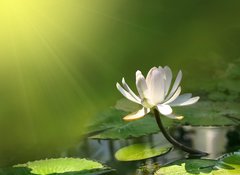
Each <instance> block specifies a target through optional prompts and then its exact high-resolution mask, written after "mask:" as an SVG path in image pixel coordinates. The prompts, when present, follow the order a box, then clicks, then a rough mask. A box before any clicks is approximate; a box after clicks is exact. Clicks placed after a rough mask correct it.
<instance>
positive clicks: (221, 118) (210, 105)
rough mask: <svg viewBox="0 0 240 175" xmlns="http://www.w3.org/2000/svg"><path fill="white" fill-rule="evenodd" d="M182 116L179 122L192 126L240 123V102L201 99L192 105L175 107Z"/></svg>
mask: <svg viewBox="0 0 240 175" xmlns="http://www.w3.org/2000/svg"><path fill="white" fill-rule="evenodd" d="M175 111H176V113H178V114H181V115H183V116H184V118H183V119H182V120H180V123H181V124H183V125H192V126H229V125H239V124H240V104H238V103H232V102H211V101H201V102H198V103H196V104H194V105H192V106H186V107H181V108H176V110H175Z"/></svg>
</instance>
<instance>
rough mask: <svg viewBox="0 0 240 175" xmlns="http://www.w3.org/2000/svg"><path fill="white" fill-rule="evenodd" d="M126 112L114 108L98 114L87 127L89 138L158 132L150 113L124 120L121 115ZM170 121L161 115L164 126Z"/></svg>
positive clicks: (131, 136)
mask: <svg viewBox="0 0 240 175" xmlns="http://www.w3.org/2000/svg"><path fill="white" fill-rule="evenodd" d="M127 114H129V113H128V112H124V111H121V110H117V109H114V108H111V109H110V110H107V111H106V112H104V113H102V114H100V115H99V116H98V117H96V121H93V123H92V125H91V126H89V128H88V131H87V132H88V133H90V134H89V135H90V136H91V137H90V138H94V139H127V138H135V137H141V136H145V135H149V134H154V133H158V132H160V130H159V128H158V126H157V123H156V121H155V118H154V117H153V116H152V115H150V114H149V115H146V116H145V117H143V118H141V119H139V120H134V121H124V120H123V117H124V116H126V115H127ZM172 122H173V120H171V119H168V118H167V117H163V123H164V125H165V127H168V126H171V124H172Z"/></svg>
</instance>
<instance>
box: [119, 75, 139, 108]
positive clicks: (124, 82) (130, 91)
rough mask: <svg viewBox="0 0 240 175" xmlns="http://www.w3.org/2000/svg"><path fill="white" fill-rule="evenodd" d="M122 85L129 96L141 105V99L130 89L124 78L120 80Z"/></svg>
mask: <svg viewBox="0 0 240 175" xmlns="http://www.w3.org/2000/svg"><path fill="white" fill-rule="evenodd" d="M122 84H123V87H124V88H125V89H126V90H127V91H128V92H129V94H130V95H132V97H133V98H135V99H136V100H137V101H138V102H139V103H141V99H140V98H139V97H138V96H137V95H136V94H135V93H134V92H133V91H132V90H131V89H130V87H129V86H128V84H127V83H126V81H125V79H124V78H122Z"/></svg>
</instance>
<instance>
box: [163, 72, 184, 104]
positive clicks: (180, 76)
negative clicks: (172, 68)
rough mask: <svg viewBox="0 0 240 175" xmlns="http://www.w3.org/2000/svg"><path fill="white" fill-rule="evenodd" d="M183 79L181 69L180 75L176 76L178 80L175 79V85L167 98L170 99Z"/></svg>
mask: <svg viewBox="0 0 240 175" xmlns="http://www.w3.org/2000/svg"><path fill="white" fill-rule="evenodd" d="M181 80H182V71H179V72H178V75H177V78H176V80H175V82H174V84H173V87H172V89H171V91H170V93H169V94H168V96H167V98H166V100H168V99H170V98H171V96H172V95H173V94H174V92H175V91H176V90H177V88H178V86H179V84H180V82H181Z"/></svg>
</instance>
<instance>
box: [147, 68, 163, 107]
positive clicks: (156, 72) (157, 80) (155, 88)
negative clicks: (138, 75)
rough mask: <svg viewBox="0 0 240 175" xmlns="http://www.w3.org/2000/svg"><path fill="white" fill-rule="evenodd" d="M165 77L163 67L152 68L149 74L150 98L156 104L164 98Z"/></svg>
mask: <svg viewBox="0 0 240 175" xmlns="http://www.w3.org/2000/svg"><path fill="white" fill-rule="evenodd" d="M164 77H165V73H164V70H163V68H161V67H160V68H156V67H154V68H152V69H151V70H150V71H149V73H148V76H147V86H148V88H149V93H150V94H149V95H150V99H151V101H152V102H153V103H154V104H158V103H160V102H162V101H163V100H164V81H165V80H164Z"/></svg>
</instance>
